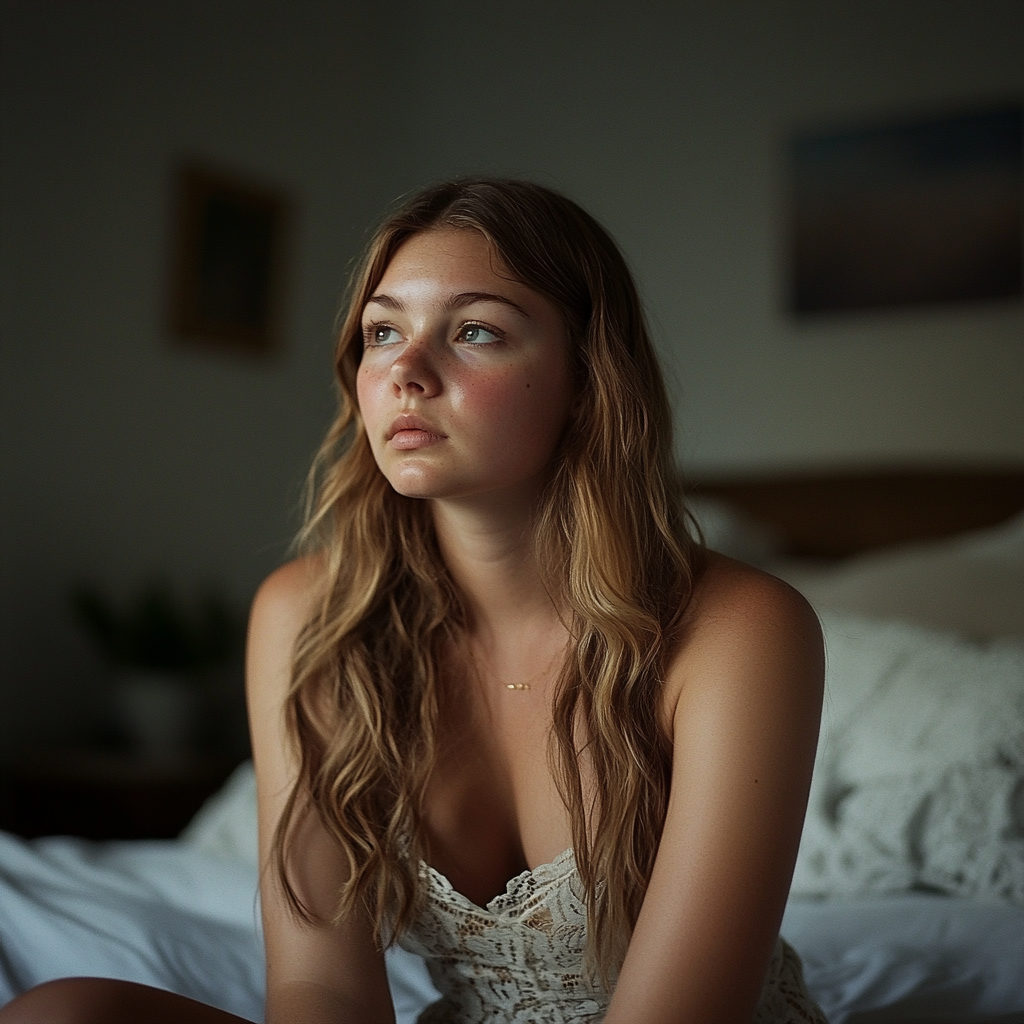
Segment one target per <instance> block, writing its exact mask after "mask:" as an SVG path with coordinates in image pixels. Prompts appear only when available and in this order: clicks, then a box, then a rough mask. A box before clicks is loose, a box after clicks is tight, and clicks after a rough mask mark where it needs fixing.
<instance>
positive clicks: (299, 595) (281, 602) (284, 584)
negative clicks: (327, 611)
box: [253, 552, 324, 616]
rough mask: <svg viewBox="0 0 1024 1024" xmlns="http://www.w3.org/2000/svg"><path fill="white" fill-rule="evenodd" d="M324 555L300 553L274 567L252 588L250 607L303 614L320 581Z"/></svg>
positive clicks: (320, 584)
mask: <svg viewBox="0 0 1024 1024" xmlns="http://www.w3.org/2000/svg"><path fill="white" fill-rule="evenodd" d="M323 572H324V556H323V554H321V553H320V552H314V553H313V554H309V555H303V556H302V557H301V558H296V559H293V560H292V561H290V562H285V564H284V565H282V566H280V567H278V568H277V569H275V570H274V571H273V572H272V573H271V574H270V575H269V576H268V577H267V578H266V579H265V580H264V581H263V582H262V583H261V584H260V587H259V589H258V590H257V591H256V597H255V599H254V600H253V610H254V611H259V612H261V613H264V614H271V615H282V614H283V615H289V616H290V615H305V614H307V613H308V612H309V610H310V608H311V606H312V604H313V601H314V599H315V598H316V596H317V594H318V593H319V591H320V588H321V586H322V581H323Z"/></svg>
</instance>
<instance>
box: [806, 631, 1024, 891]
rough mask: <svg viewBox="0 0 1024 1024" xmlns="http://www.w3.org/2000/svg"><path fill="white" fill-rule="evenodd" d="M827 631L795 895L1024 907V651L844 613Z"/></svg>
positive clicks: (1014, 646)
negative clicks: (909, 897)
mask: <svg viewBox="0 0 1024 1024" xmlns="http://www.w3.org/2000/svg"><path fill="white" fill-rule="evenodd" d="M823 626H824V631H825V642H826V651H827V670H826V690H825V705H824V709H823V713H822V732H821V737H820V739H819V744H818V753H817V757H816V760H815V774H814V781H813V782H812V785H811V796H810V801H809V806H808V813H807V818H806V821H805V825H804V836H803V839H802V842H801V847H800V854H799V857H798V860H797V868H796V873H795V876H794V882H793V893H794V895H801V896H812V895H814V896H832V895H850V894H854V893H869V892H893V891H898V890H902V889H909V888H912V887H915V886H928V887H933V888H941V889H942V890H943V891H947V892H950V891H956V892H960V893H961V894H974V895H987V896H996V897H1000V898H1009V899H1014V900H1020V901H1022V902H1024V861H1021V857H1022V856H1024V845H1022V843H1024V820H1022V818H1024V814H1022V812H1021V807H1020V803H1021V800H1022V799H1024V798H1022V796H1021V794H1022V793H1024V643H1020V642H1015V641H1011V640H1004V641H1000V642H997V643H993V644H988V645H980V644H976V643H972V642H970V641H967V640H965V639H963V638H961V637H958V636H955V635H953V634H943V633H940V632H938V631H935V630H928V629H922V628H919V627H915V626H910V625H907V624H901V623H898V622H886V621H876V620H871V619H864V618H859V617H857V616H851V615H845V614H843V613H838V612H831V613H827V614H826V615H824V616H823ZM979 807H985V808H986V810H985V812H984V813H980V812H979V810H978V808H979ZM1016 863H1020V864H1021V869H1020V871H1017V868H1015V867H1014V864H1016ZM986 865H987V866H986ZM958 872H959V873H960V876H961V877H960V881H957V873H958ZM1015 872H1017V873H1016V874H1015Z"/></svg>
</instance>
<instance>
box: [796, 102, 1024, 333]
mask: <svg viewBox="0 0 1024 1024" xmlns="http://www.w3.org/2000/svg"><path fill="white" fill-rule="evenodd" d="M1021 109H1022V108H1021V103H1020V101H1019V100H1017V101H1011V102H1005V103H994V104H991V105H989V106H986V107H982V108H977V109H974V110H966V111H961V112H955V113H949V114H945V115H937V116H934V117H928V118H918V119H915V120H906V121H899V122H889V123H880V124H873V125H872V124H868V125H857V126H851V127H847V128H836V129H827V130H813V131H806V132H799V133H797V134H795V135H794V136H793V137H792V138H791V140H790V146H789V161H790V188H791V194H790V222H789V250H790V281H789V305H790V309H791V311H792V312H794V313H797V314H801V315H807V314H817V313H828V312H832V311H838V310H855V309H871V308H880V307H895V306H911V305H921V304H927V303H950V302H974V301H984V300H998V299H1009V298H1013V297H1015V296H1020V294H1021V276H1022V267H1021V168H1022V160H1021V149H1022V144H1021V138H1022V118H1021Z"/></svg>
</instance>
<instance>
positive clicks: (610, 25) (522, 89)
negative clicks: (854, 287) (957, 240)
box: [415, 0, 1024, 473]
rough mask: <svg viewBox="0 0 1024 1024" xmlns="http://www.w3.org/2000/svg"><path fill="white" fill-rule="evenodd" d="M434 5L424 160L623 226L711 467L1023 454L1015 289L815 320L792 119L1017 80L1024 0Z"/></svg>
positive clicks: (693, 432)
mask: <svg viewBox="0 0 1024 1024" xmlns="http://www.w3.org/2000/svg"><path fill="white" fill-rule="evenodd" d="M527 10H529V12H530V13H529V14H524V13H523V12H524V11H527ZM419 11H420V15H419V19H418V20H417V22H416V35H415V38H416V40H417V44H418V45H417V49H416V58H417V63H416V69H415V74H416V75H417V82H418V84H419V86H420V88H419V90H418V92H417V94H416V102H417V113H418V116H417V118H416V123H417V125H419V127H420V132H419V133H418V135H417V137H416V157H417V170H420V168H421V167H425V168H426V170H427V171H428V174H429V175H431V176H437V175H448V174H452V173H463V172H467V171H472V170H477V169H485V170H494V171H498V172H503V173H504V172H522V173H525V174H529V175H535V176H538V177H540V178H542V179H543V180H545V181H548V182H552V183H554V184H556V185H558V186H560V187H562V188H564V189H565V190H567V191H568V192H569V193H570V194H571V195H573V196H575V197H577V198H579V199H580V200H581V201H582V202H583V203H584V204H585V205H587V206H588V207H589V208H590V209H591V210H592V211H593V212H595V213H596V214H597V215H598V216H599V217H600V218H601V219H602V220H603V221H604V222H605V223H606V224H607V225H608V226H609V227H611V229H612V230H613V231H614V232H615V234H616V235H617V236H618V238H619V239H620V240H621V241H622V243H623V244H624V246H625V247H626V249H627V250H628V253H629V256H630V258H631V260H632V263H633V265H634V267H635V268H636V270H637V272H638V274H639V276H640V279H641V282H642V284H643V287H644V290H645V293H646V297H647V300H648V304H649V308H650V312H651V316H652V319H653V321H654V324H655V330H656V334H657V338H658V342H659V345H660V347H661V351H662V353H663V355H664V360H665V363H666V364H667V367H668V370H669V374H670V377H671V378H672V380H673V383H674V396H675V403H676V410H677V449H678V451H679V454H680V456H681V458H682V459H683V461H684V463H685V464H686V465H688V466H689V467H690V468H691V469H693V470H694V471H698V472H703V473H730V472H733V471H744V472H762V471H771V470H774V469H776V468H780V467H783V468H788V467H793V468H804V467H816V466H823V465H825V466H827V465H832V464H834V463H837V462H839V463H863V462H869V463H872V462H880V463H888V464H900V463H918V462H920V461H927V462H933V463H934V462H937V463H941V462H946V461H950V460H953V461H957V460H963V461H967V462H975V461H977V462H1003V461H1010V462H1014V463H1018V464H1019V463H1021V462H1024V402H1022V399H1021V396H1022V395H1024V341H1022V338H1024V332H1022V318H1021V305H1020V303H1019V301H1018V302H1016V303H1012V302H1011V303H1003V304H996V305H988V306H979V307H977V308H973V309H972V308H963V309H945V310H943V309H938V310H936V309H931V310H919V311H907V312H897V313H891V312H886V313H871V314H863V315H859V316H852V317H845V318H836V319H834V320H832V321H829V322H819V323H814V324H809V325H802V324H798V323H795V322H794V321H793V320H792V319H791V318H789V317H788V316H786V315H785V313H784V312H783V311H782V289H783V282H784V278H783V271H784V268H783V267H782V265H781V261H782V258H783V256H784V253H783V251H782V246H781V242H780V239H781V236H782V232H783V225H784V216H785V209H784V203H783V199H782V196H783V189H784V187H785V177H784V166H783V163H782V160H783V150H782V145H783V140H784V139H785V136H786V133H787V131H789V130H790V129H792V128H793V127H804V126H807V125H814V124H818V123H820V122H824V123H826V124H828V123H830V122H839V123H842V122H843V121H844V119H847V118H851V119H859V118H861V117H872V116H876V115H877V116H881V117H888V116H890V115H898V114H901V113H903V112H909V113H911V114H913V113H916V112H918V111H924V112H932V111H942V110H943V109H945V108H946V107H947V106H952V107H955V106H958V105H960V104H963V103H970V102H971V101H974V100H976V99H981V98H986V97H993V96H995V97H1001V96H1006V95H1014V96H1020V95H1021V94H1022V93H1024V63H1022V62H1021V59H1020V55H1021V52H1022V44H1024V6H1022V5H1021V4H1018V3H984V2H982V3H970V4H965V3H961V2H958V0H954V2H942V0H930V2H923V0H922V2H910V3H908V2H856V3H853V2H847V3H814V4H809V3H800V2H792V3H778V2H767V3H764V2H736V0H725V2H718V3H703V4H654V3H652V4H639V5H636V4H626V3H603V4H593V3H561V4H557V5H551V4H546V3H544V2H542V0H537V2H536V3H527V4H523V3H517V4H511V5H497V4H494V5H491V4H478V3H473V2H469V0H467V2H455V3H453V2H448V3H444V2H442V3H439V4H438V3H433V4H429V5H427V4H424V5H420V6H419Z"/></svg>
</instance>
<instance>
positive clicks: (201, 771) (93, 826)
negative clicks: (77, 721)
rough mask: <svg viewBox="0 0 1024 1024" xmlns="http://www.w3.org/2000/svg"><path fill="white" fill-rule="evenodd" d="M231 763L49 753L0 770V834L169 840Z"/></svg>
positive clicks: (212, 759) (79, 752)
mask: <svg viewBox="0 0 1024 1024" xmlns="http://www.w3.org/2000/svg"><path fill="white" fill-rule="evenodd" d="M234 766H235V765H234V762H232V761H229V760H226V759H224V758H218V757H211V756H207V755H200V754H183V755H176V756H174V757H171V758H163V759H160V760H146V759H143V758H140V757H137V756H133V755H131V754H127V753H118V752H111V751H98V750H53V751H46V752H40V753H38V754H32V755H30V756H23V757H20V758H16V759H12V760H10V761H6V762H4V763H2V764H0V829H3V830H5V831H8V832H14V833H16V834H17V835H21V836H24V837H25V838H34V837H35V836H43V835H73V836H82V837H83V838H86V839H170V838H173V837H174V836H176V835H177V834H178V833H179V832H180V831H181V830H182V829H183V828H184V827H185V825H187V824H188V822H189V819H190V818H191V817H192V815H193V814H195V812H196V811H197V810H198V809H199V807H200V805H201V804H202V803H203V801H204V800H205V799H206V798H207V797H208V796H210V795H211V794H212V793H213V792H215V791H216V790H217V788H218V787H219V786H220V785H221V784H222V783H223V782H224V780H225V779H226V778H227V777H228V775H229V774H230V773H231V770H232V768H234Z"/></svg>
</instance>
